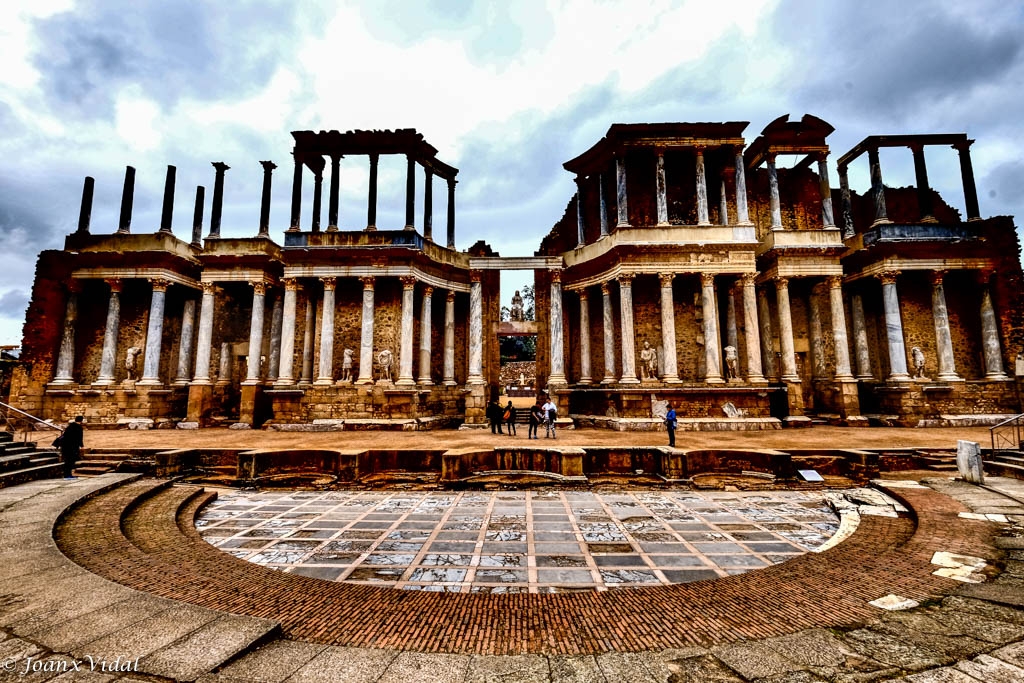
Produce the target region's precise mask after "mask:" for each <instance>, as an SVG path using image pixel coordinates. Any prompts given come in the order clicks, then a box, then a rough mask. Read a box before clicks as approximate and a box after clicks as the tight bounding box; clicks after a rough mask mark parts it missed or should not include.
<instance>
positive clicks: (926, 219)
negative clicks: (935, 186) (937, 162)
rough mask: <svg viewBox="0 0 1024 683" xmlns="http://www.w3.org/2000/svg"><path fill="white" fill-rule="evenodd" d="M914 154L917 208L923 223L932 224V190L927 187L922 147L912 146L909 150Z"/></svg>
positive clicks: (926, 168) (933, 219)
mask: <svg viewBox="0 0 1024 683" xmlns="http://www.w3.org/2000/svg"><path fill="white" fill-rule="evenodd" d="M910 149H911V151H912V152H913V153H914V176H915V177H916V180H917V206H918V208H919V210H920V213H921V221H922V222H923V223H932V222H934V221H935V217H934V216H933V215H932V211H933V210H934V209H933V208H932V204H933V202H932V188H931V187H930V186H929V185H928V166H927V164H925V160H924V145H914V146H912V147H911V148H910Z"/></svg>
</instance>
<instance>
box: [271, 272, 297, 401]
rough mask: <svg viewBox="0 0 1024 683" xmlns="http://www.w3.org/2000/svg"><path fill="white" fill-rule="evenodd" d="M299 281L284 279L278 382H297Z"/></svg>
mask: <svg viewBox="0 0 1024 683" xmlns="http://www.w3.org/2000/svg"><path fill="white" fill-rule="evenodd" d="M298 290H299V283H298V281H297V280H296V279H295V278H286V279H285V280H284V311H283V312H282V313H283V317H282V320H281V355H280V358H279V360H278V363H277V367H278V375H277V382H276V384H279V385H282V386H287V385H291V384H295V376H294V374H293V373H294V365H295V314H296V303H297V301H296V299H297V298H298Z"/></svg>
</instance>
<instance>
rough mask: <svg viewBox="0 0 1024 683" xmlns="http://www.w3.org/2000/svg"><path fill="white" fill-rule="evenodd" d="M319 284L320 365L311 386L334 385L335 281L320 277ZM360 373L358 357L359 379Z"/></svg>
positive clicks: (361, 364)
mask: <svg viewBox="0 0 1024 683" xmlns="http://www.w3.org/2000/svg"><path fill="white" fill-rule="evenodd" d="M320 282H322V283H323V286H324V298H323V305H322V310H321V312H320V363H319V366H318V368H317V376H316V381H315V382H313V384H318V385H321V386H327V385H330V384H334V288H335V286H336V285H337V279H335V278H333V277H322V278H320ZM364 304H365V298H364ZM364 312H365V307H364ZM362 372H363V362H362V357H360V362H359V373H360V377H362Z"/></svg>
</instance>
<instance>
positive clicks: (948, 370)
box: [932, 270, 960, 382]
mask: <svg viewBox="0 0 1024 683" xmlns="http://www.w3.org/2000/svg"><path fill="white" fill-rule="evenodd" d="M945 276H946V271H944V270H933V271H932V321H933V322H934V323H935V350H936V355H937V356H938V362H939V376H938V379H939V381H940V382H955V381H957V380H959V379H960V376H959V375H957V374H956V358H955V356H954V355H953V336H952V335H951V334H950V331H949V312H948V311H947V310H946V291H945V289H944V288H943V284H942V280H943V278H945Z"/></svg>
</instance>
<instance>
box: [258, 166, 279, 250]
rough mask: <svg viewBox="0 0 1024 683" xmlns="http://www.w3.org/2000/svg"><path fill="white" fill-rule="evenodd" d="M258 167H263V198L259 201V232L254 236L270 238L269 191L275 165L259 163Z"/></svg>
mask: <svg viewBox="0 0 1024 683" xmlns="http://www.w3.org/2000/svg"><path fill="white" fill-rule="evenodd" d="M260 165H261V166H263V196H262V197H261V199H260V231H259V234H257V235H256V236H257V237H270V190H271V183H272V182H273V173H274V169H275V168H277V164H275V163H274V162H273V161H261V162H260Z"/></svg>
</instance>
